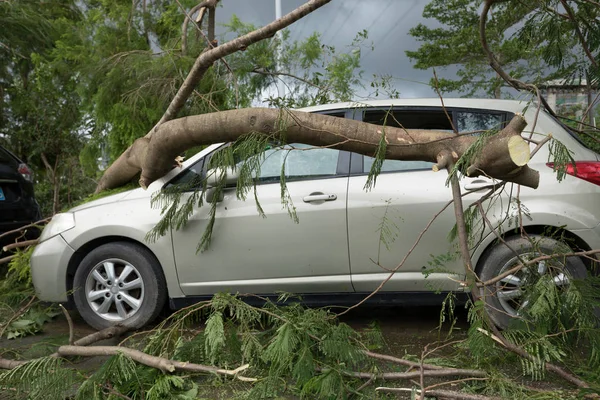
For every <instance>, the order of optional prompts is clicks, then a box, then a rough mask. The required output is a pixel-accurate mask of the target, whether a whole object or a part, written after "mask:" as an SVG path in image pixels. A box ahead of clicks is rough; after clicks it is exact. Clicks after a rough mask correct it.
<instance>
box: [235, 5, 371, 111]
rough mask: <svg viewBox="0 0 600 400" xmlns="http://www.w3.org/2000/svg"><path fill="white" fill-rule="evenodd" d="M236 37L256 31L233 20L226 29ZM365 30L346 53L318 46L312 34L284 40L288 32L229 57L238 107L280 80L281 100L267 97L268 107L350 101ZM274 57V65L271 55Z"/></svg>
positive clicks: (358, 83) (317, 38) (356, 83)
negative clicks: (284, 89)
mask: <svg viewBox="0 0 600 400" xmlns="http://www.w3.org/2000/svg"><path fill="white" fill-rule="evenodd" d="M226 27H228V28H229V30H230V31H231V32H233V33H235V34H237V35H242V34H245V33H248V32H250V31H252V30H254V29H256V27H255V26H254V25H251V24H245V23H243V22H242V21H241V20H240V19H239V18H238V17H237V16H233V17H232V19H231V20H230V21H229V23H228V24H226ZM367 40H368V34H367V32H366V31H364V30H363V31H361V32H359V33H357V35H356V37H355V38H354V40H353V41H352V42H351V44H350V45H349V46H347V50H345V51H343V52H339V51H338V50H336V48H335V47H333V46H329V45H327V44H325V43H323V42H322V41H321V37H320V34H318V33H314V34H313V35H311V36H309V37H307V38H306V39H304V40H303V41H293V42H292V41H290V39H289V31H287V30H284V31H283V32H282V35H281V38H280V37H279V36H274V37H273V38H272V39H270V40H263V41H261V42H259V43H256V44H254V45H252V46H250V47H249V48H248V49H246V51H244V52H238V53H235V54H232V55H230V56H229V57H228V58H227V61H228V63H229V65H230V66H231V68H232V69H233V70H235V71H236V77H237V83H238V90H239V93H240V96H239V98H240V99H241V101H242V103H240V104H239V105H240V106H248V105H249V104H250V101H251V100H252V99H258V98H261V94H263V93H264V91H265V90H266V89H267V88H268V87H270V86H272V85H273V84H274V83H276V82H277V81H283V82H284V85H285V87H286V94H285V96H283V95H281V96H278V97H271V98H269V100H268V102H269V104H270V105H271V106H276V107H280V108H281V107H285V108H296V107H306V106H310V105H317V104H325V103H331V102H336V101H350V100H352V98H353V97H354V92H355V90H356V88H357V87H361V86H362V84H361V77H362V71H361V70H360V60H361V57H362V54H363V52H364V50H366V49H371V50H372V46H369V45H367V44H366V42H367ZM278 49H279V51H280V57H279V59H278V60H277V55H276V51H277V50H278Z"/></svg>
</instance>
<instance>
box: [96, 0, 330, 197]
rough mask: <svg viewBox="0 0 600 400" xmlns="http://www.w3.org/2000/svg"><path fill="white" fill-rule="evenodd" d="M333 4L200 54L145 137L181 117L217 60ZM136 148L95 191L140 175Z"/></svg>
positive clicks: (310, 5)
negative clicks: (133, 162)
mask: <svg viewBox="0 0 600 400" xmlns="http://www.w3.org/2000/svg"><path fill="white" fill-rule="evenodd" d="M330 1H331V0H309V1H307V2H306V3H304V4H303V5H301V6H300V7H298V8H297V9H295V10H294V11H292V12H290V13H288V14H286V15H284V16H283V17H281V18H280V19H278V20H275V21H273V22H271V23H270V24H268V25H266V26H264V27H262V28H260V29H257V30H255V31H252V32H250V33H248V34H246V35H243V36H240V37H238V38H236V39H234V40H232V41H230V42H227V43H225V44H222V45H220V46H218V47H215V48H213V49H210V50H208V51H206V52H203V53H202V54H200V55H199V56H198V58H197V59H196V61H195V62H194V65H193V66H192V68H191V70H190V72H189V73H188V76H187V77H186V78H185V80H184V82H183V84H182V85H181V86H180V88H179V90H178V91H177V94H175V96H174V97H173V100H172V101H171V103H170V104H169V106H168V108H167V110H166V111H165V113H164V114H163V116H162V117H161V119H160V121H158V123H157V124H156V125H155V126H154V128H152V129H151V130H150V132H148V133H147V134H146V136H145V137H146V138H148V139H149V138H151V137H152V135H153V133H154V132H156V131H157V129H158V127H159V126H161V125H162V124H163V123H164V122H166V121H169V120H172V119H173V118H175V117H176V116H177V113H178V112H179V111H180V110H181V108H182V107H183V106H184V104H185V102H186V100H187V99H188V98H189V97H190V95H191V94H192V93H193V91H194V89H195V88H196V86H197V84H198V82H200V79H202V77H203V76H204V74H205V73H206V71H207V70H208V69H209V68H210V67H211V66H212V64H213V63H214V62H215V61H217V60H219V59H221V58H223V57H225V56H227V55H229V54H233V53H235V52H237V51H240V50H244V49H246V48H247V47H248V46H250V45H252V44H254V43H256V42H259V41H261V40H264V39H266V38H269V37H272V36H273V35H275V33H276V32H278V31H279V30H281V29H284V28H286V27H288V26H289V25H291V24H292V23H294V22H296V21H298V20H299V19H301V18H302V17H304V16H306V15H308V14H310V13H311V12H313V11H314V10H316V9H318V8H320V7H322V6H324V5H325V4H327V3H329V2H330ZM219 142H220V141H219ZM134 145H135V144H134ZM133 147H134V146H133V145H132V146H131V147H129V148H128V149H127V150H126V151H125V152H124V153H123V154H121V156H120V157H119V158H118V159H117V160H116V161H115V162H114V163H113V164H112V165H111V166H110V167H108V168H107V169H106V171H105V172H104V175H103V176H102V178H101V179H100V181H99V182H98V186H97V187H96V191H95V192H96V193H99V192H101V191H102V190H105V189H110V188H115V187H119V186H121V185H123V184H124V183H126V182H128V181H130V180H131V179H133V177H134V176H135V175H136V174H137V173H138V172H139V169H137V168H136V167H135V166H133V167H132V166H131V165H129V160H128V159H129V155H130V154H132V148H133Z"/></svg>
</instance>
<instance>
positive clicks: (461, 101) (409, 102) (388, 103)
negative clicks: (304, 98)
mask: <svg viewBox="0 0 600 400" xmlns="http://www.w3.org/2000/svg"><path fill="white" fill-rule="evenodd" d="M443 105H444V106H445V107H453V108H473V109H490V110H498V111H512V112H517V111H522V109H523V108H524V107H525V106H527V105H528V102H527V101H520V100H501V99H473V98H469V99H467V98H444V103H443ZM396 106H398V107H441V106H442V101H441V100H440V98H439V97H431V98H419V99H386V100H366V101H351V102H344V103H334V104H324V105H319V106H312V107H305V108H300V109H298V111H305V112H322V111H335V110H341V109H348V108H369V107H396Z"/></svg>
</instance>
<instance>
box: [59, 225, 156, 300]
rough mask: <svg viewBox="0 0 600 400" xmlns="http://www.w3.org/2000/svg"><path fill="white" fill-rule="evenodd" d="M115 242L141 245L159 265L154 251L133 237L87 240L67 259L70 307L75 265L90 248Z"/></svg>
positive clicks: (79, 262)
mask: <svg viewBox="0 0 600 400" xmlns="http://www.w3.org/2000/svg"><path fill="white" fill-rule="evenodd" d="M115 242H125V243H131V244H134V245H136V246H139V247H142V248H144V249H146V250H147V251H148V252H149V254H151V255H152V257H154V259H155V260H156V262H157V263H158V265H161V263H160V261H159V259H158V257H157V256H156V254H154V252H153V251H152V250H151V249H150V248H149V247H148V246H146V245H145V244H144V243H142V242H140V241H137V240H135V239H132V238H130V237H127V236H118V235H113V236H103V237H99V238H96V239H93V240H90V241H89V242H87V243H85V244H84V245H83V246H81V247H79V248H78V249H77V250H76V251H75V253H74V254H73V256H71V259H70V260H69V264H68V266H67V276H66V279H67V282H66V285H67V293H68V296H69V297H68V298H69V300H68V304H69V306H72V307H74V306H75V303H74V302H73V296H72V293H73V279H74V277H75V271H77V267H79V264H81V261H82V260H83V259H84V257H85V256H86V255H88V254H89V253H90V252H91V251H92V250H94V249H97V248H98V247H100V246H102V245H105V244H108V243H115ZM161 270H162V265H161ZM163 279H166V277H165V276H164V271H163ZM167 296H168V285H167Z"/></svg>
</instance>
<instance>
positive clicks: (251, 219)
mask: <svg viewBox="0 0 600 400" xmlns="http://www.w3.org/2000/svg"><path fill="white" fill-rule="evenodd" d="M349 160H350V153H348V152H342V151H338V150H334V149H327V148H324V149H323V148H311V147H309V146H306V145H301V144H295V145H292V146H277V147H275V148H272V149H268V150H266V151H265V154H264V158H263V160H262V165H261V168H260V174H258V176H256V183H257V184H256V198H257V199H258V201H259V204H260V207H261V208H262V210H263V211H264V214H265V215H264V217H263V216H261V215H260V214H259V212H258V211H257V203H256V201H255V199H254V196H253V194H252V192H251V193H250V195H249V196H248V199H247V200H246V201H242V200H239V199H237V198H236V194H235V188H228V189H225V195H224V198H223V200H222V201H221V202H220V203H218V205H217V211H216V220H215V224H214V228H213V234H212V241H211V243H210V246H209V248H208V249H207V250H205V251H204V252H198V253H197V252H196V248H197V246H198V242H199V241H200V238H201V236H202V234H203V233H204V231H205V229H206V226H207V224H208V221H209V205H205V206H203V207H201V208H199V209H197V210H195V211H194V213H193V215H192V217H191V218H190V220H189V222H188V224H187V225H186V227H185V228H183V229H181V230H179V231H173V232H172V237H173V249H174V252H175V261H176V265H177V274H178V277H179V281H180V285H181V289H182V291H183V292H184V293H185V294H186V295H206V294H212V293H216V292H219V291H231V292H240V293H275V292H278V291H286V292H291V293H318V292H349V291H352V285H351V282H350V267H349V259H348V236H347V227H346V195H347V187H348V173H349V162H350V161H349ZM204 168H206V167H204ZM196 170H198V167H196ZM282 170H283V171H284V174H285V177H286V183H287V184H286V186H285V188H287V191H286V190H284V191H283V192H282V185H281V184H280V176H281V173H282ZM282 196H283V198H284V202H285V203H286V204H287V206H286V205H285V204H282ZM290 214H292V216H291V215H290ZM294 215H295V216H296V217H297V220H298V222H297V223H296V222H295V221H294V218H295V217H294Z"/></svg>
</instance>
